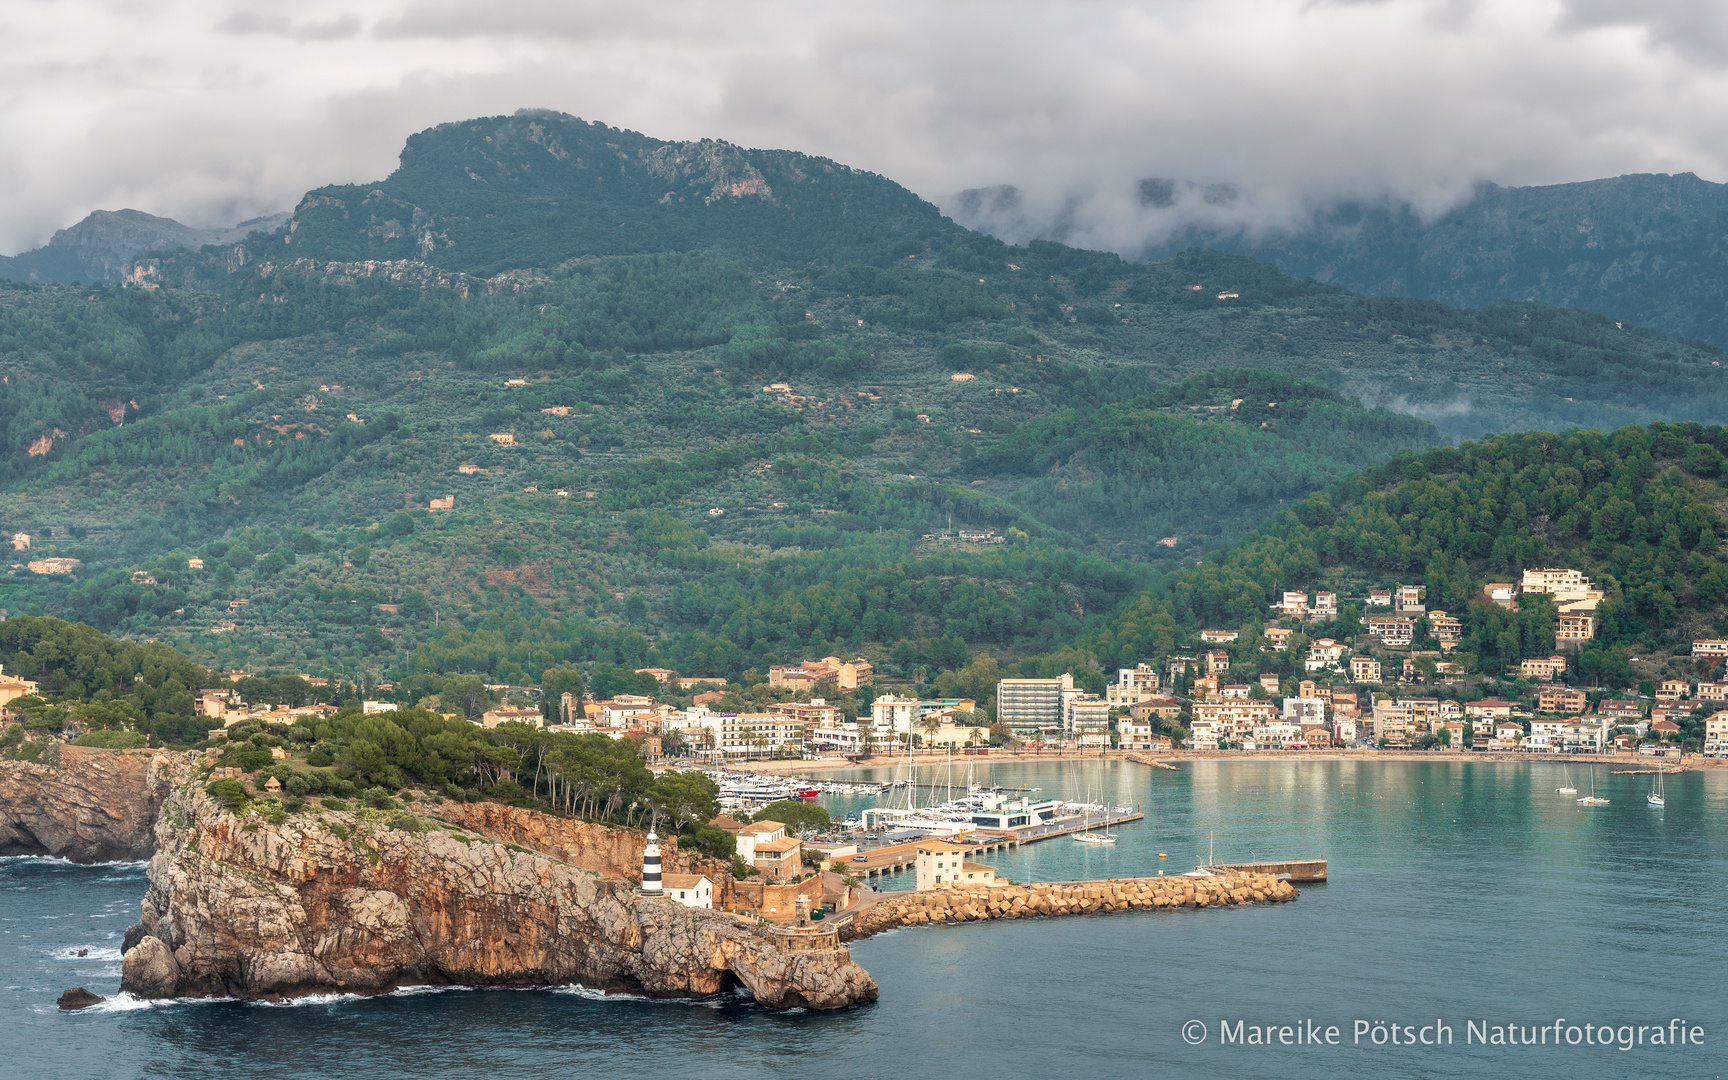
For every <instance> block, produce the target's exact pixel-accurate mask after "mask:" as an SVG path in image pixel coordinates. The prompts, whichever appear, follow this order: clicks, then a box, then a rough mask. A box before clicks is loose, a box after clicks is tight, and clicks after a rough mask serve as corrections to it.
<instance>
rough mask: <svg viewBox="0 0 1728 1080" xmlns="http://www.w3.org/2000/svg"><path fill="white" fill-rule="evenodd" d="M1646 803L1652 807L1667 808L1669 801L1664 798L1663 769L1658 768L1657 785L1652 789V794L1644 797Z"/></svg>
mask: <svg viewBox="0 0 1728 1080" xmlns="http://www.w3.org/2000/svg"><path fill="white" fill-rule="evenodd" d="M1644 801H1645V802H1647V803H1649V804H1650V805H1651V806H1667V805H1668V800H1666V799H1664V798H1663V797H1662V767H1661V766H1657V767H1656V785H1655V786H1654V787H1652V788H1651V789H1650V794H1648V795H1646V796H1644Z"/></svg>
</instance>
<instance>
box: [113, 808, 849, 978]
mask: <svg viewBox="0 0 1728 1080" xmlns="http://www.w3.org/2000/svg"><path fill="white" fill-rule="evenodd" d="M384 817H387V815H360V814H354V813H330V812H324V813H317V814H313V813H308V814H301V815H296V816H294V817H291V818H288V819H287V820H286V821H284V822H283V823H282V824H279V825H271V824H269V823H268V822H265V821H263V820H261V819H260V818H259V816H258V814H257V811H252V812H251V813H250V814H249V815H248V817H247V818H246V819H245V820H242V819H240V818H237V817H235V816H234V815H233V814H231V813H229V812H227V811H226V810H224V809H223V808H221V807H220V806H218V805H217V804H215V803H214V802H213V801H212V800H211V799H209V798H208V797H207V796H206V795H204V794H203V793H202V792H201V791H199V790H197V789H196V787H195V786H187V787H182V788H178V789H176V790H175V791H173V792H172V793H171V794H170V795H169V796H168V798H167V800H166V802H165V804H164V806H163V810H162V814H161V816H160V818H159V819H158V822H157V827H156V837H157V843H158V850H157V853H156V855H155V857H154V858H152V859H151V862H150V889H149V892H148V894H147V895H146V897H145V899H144V904H143V918H142V920H141V921H140V923H139V924H138V925H137V926H135V927H133V928H132V929H131V930H130V931H129V932H128V934H127V941H126V944H127V946H128V948H127V951H126V954H125V959H124V970H123V975H122V979H121V987H122V989H124V990H128V991H130V992H132V993H134V994H137V995H139V996H141V997H177V996H201V995H231V996H235V997H245V998H262V997H289V996H294V995H299V994H306V993H318V992H330V991H348V992H358V993H370V992H379V991H384V990H388V989H391V988H392V987H396V986H401V985H410V984H464V985H507V986H517V985H561V984H567V983H579V984H581V985H585V986H592V987H600V988H605V989H609V990H622V991H636V992H642V993H646V994H649V995H651V996H661V997H681V996H693V995H707V994H714V993H719V992H721V991H723V990H726V989H728V988H729V987H732V986H735V985H737V984H742V985H743V986H745V987H747V988H749V989H750V990H751V991H752V992H753V993H754V994H755V995H756V998H757V1000H758V1001H761V1002H762V1003H764V1004H766V1005H769V1006H773V1007H782V1008H790V1007H794V1006H805V1007H809V1008H817V1009H830V1008H838V1007H841V1006H845V1005H850V1004H854V1003H856V1002H861V1001H871V1000H874V999H875V998H876V994H877V990H876V983H875V981H874V980H873V979H871V978H870V976H869V974H868V973H867V972H865V971H864V970H863V969H862V968H860V967H859V966H858V965H856V964H854V963H853V962H852V960H851V957H850V956H849V955H848V954H847V953H846V951H845V950H837V951H828V952H820V953H786V952H782V951H780V950H779V949H778V948H777V947H776V946H775V944H774V943H773V941H772V940H771V939H770V938H769V937H768V936H767V935H766V934H765V933H763V932H760V931H758V930H757V928H756V927H754V926H752V925H750V924H748V923H746V922H744V921H742V920H739V919H737V918H734V917H732V916H729V915H725V914H721V913H718V912H704V911H695V910H691V909H688V908H684V907H680V906H678V905H676V904H674V903H672V902H671V901H669V900H641V899H639V898H637V897H636V896H634V895H633V894H632V893H631V886H630V884H629V883H628V882H625V881H620V880H617V879H613V878H606V877H602V876H600V875H599V874H598V873H595V872H594V871H592V870H584V869H580V868H578V867H575V866H571V865H569V864H567V863H564V862H562V861H559V860H556V859H552V858H548V857H547V856H545V855H541V854H537V853H535V852H531V851H527V850H524V849H522V848H519V847H517V846H515V845H514V844H513V843H497V842H493V841H490V840H486V839H484V838H481V837H477V836H475V835H473V834H472V833H468V832H465V831H462V830H459V829H456V828H452V827H447V826H443V825H441V824H438V823H436V822H432V821H429V820H427V819H420V818H415V817H413V816H412V815H406V816H400V817H397V816H388V817H389V819H390V821H393V822H395V824H396V825H402V824H404V823H406V824H408V825H410V826H414V827H415V828H401V827H391V825H390V824H388V823H386V821H385V820H382V818H384ZM518 824H521V823H518ZM416 828H417V829H419V830H424V831H416Z"/></svg>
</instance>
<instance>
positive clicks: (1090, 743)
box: [1063, 695, 1110, 750]
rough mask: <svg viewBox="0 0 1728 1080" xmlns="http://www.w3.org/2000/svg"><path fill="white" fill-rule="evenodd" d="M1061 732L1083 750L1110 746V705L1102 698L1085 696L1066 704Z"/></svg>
mask: <svg viewBox="0 0 1728 1080" xmlns="http://www.w3.org/2000/svg"><path fill="white" fill-rule="evenodd" d="M1063 730H1065V731H1066V732H1067V733H1068V737H1069V738H1070V739H1071V740H1072V741H1073V742H1074V744H1075V745H1077V746H1079V747H1080V748H1081V749H1083V750H1097V749H1104V748H1108V747H1109V745H1110V703H1109V702H1107V701H1105V700H1104V699H1103V698H1099V697H1093V696H1091V695H1087V696H1085V697H1079V698H1073V699H1071V700H1070V701H1069V702H1068V705H1067V715H1066V716H1065V717H1064V724H1063Z"/></svg>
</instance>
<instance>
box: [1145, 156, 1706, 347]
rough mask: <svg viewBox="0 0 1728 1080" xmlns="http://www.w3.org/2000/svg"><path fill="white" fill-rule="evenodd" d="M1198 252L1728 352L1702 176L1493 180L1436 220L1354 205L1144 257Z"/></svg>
mask: <svg viewBox="0 0 1728 1080" xmlns="http://www.w3.org/2000/svg"><path fill="white" fill-rule="evenodd" d="M1196 246H1198V247H1207V248H1213V249H1216V250H1219V251H1228V252H1231V253H1234V254H1240V255H1248V256H1250V257H1253V258H1257V259H1263V260H1266V261H1268V262H1271V263H1273V264H1275V265H1277V266H1278V267H1279V269H1281V270H1283V271H1284V272H1285V273H1289V274H1294V275H1296V276H1298V277H1312V278H1314V279H1316V280H1319V281H1324V282H1329V283H1332V284H1337V285H1341V286H1343V287H1344V288H1346V289H1349V290H1351V291H1353V292H1361V293H1365V294H1367V295H1371V296H1419V297H1424V298H1428V299H1434V300H1439V301H1441V302H1443V303H1447V304H1452V305H1454V306H1458V307H1465V308H1480V307H1483V306H1484V305H1487V304H1490V303H1494V302H1496V301H1499V300H1505V299H1510V300H1536V301H1540V302H1543V303H1550V304H1561V305H1565V306H1569V307H1578V308H1583V309H1585V310H1589V311H1594V312H1597V313H1600V314H1603V315H1606V316H1608V317H1610V318H1613V319H1620V320H1624V321H1632V322H1637V323H1640V324H1642V325H1645V326H1648V327H1651V328H1653V329H1657V330H1660V331H1662V332H1663V333H1666V334H1670V335H1675V336H1679V337H1686V338H1701V339H1704V340H1707V341H1711V342H1714V343H1716V344H1717V345H1728V184H1718V183H1713V182H1711V181H1708V180H1703V179H1700V178H1699V177H1698V176H1696V175H1695V174H1693V173H1690V172H1687V173H1678V174H1672V175H1671V174H1666V173H1632V174H1626V175H1622V176H1617V177H1607V178H1603V179H1598V180H1587V181H1579V182H1575V183H1568V184H1551V185H1539V186H1524V187H1502V186H1500V185H1497V184H1492V183H1483V184H1481V185H1478V187H1477V188H1476V191H1475V193H1474V194H1473V195H1472V197H1471V198H1470V199H1469V200H1467V201H1466V202H1465V203H1463V204H1462V205H1460V206H1457V207H1454V208H1453V209H1451V210H1448V211H1446V212H1445V213H1442V214H1440V215H1438V216H1437V217H1435V218H1433V219H1432V220H1426V221H1425V220H1424V219H1423V217H1422V216H1421V215H1420V214H1419V213H1418V212H1417V211H1416V210H1415V209H1414V208H1413V207H1412V206H1411V205H1410V204H1409V203H1399V202H1394V201H1387V202H1378V203H1376V202H1342V203H1338V204H1335V205H1333V206H1330V207H1325V208H1322V209H1320V210H1317V211H1315V213H1314V214H1313V216H1312V217H1311V218H1309V219H1308V220H1307V221H1305V222H1303V223H1302V224H1300V225H1298V226H1295V227H1292V228H1285V229H1272V230H1267V231H1265V232H1263V233H1259V234H1255V233H1251V232H1249V231H1248V230H1246V229H1219V228H1208V227H1189V228H1186V229H1183V230H1180V231H1179V232H1177V233H1176V234H1175V235H1174V236H1172V237H1171V238H1169V239H1168V240H1166V241H1163V242H1161V243H1157V244H1154V245H1149V246H1148V247H1147V248H1146V250H1145V251H1144V252H1142V257H1143V258H1147V259H1157V258H1162V257H1167V256H1168V255H1169V254H1172V253H1174V252H1175V251H1179V250H1182V249H1185V248H1188V247H1196Z"/></svg>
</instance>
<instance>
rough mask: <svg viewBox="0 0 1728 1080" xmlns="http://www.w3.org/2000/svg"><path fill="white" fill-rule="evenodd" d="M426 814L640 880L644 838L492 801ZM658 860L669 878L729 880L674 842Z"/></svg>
mask: <svg viewBox="0 0 1728 1080" xmlns="http://www.w3.org/2000/svg"><path fill="white" fill-rule="evenodd" d="M428 812H429V813H430V814H432V815H433V816H435V817H437V818H440V819H441V820H444V821H447V822H449V823H450V824H452V825H456V826H459V827H461V828H464V829H472V830H474V831H476V832H480V833H484V834H485V835H486V836H488V837H490V838H491V839H493V840H500V841H503V842H505V843H508V844H520V845H521V846H522V847H525V848H532V849H533V850H535V851H538V852H539V853H540V854H542V855H548V856H551V857H552V858H554V859H557V860H558V861H559V862H566V863H569V864H570V865H572V866H579V867H581V868H582V869H584V870H593V871H595V872H597V873H599V874H600V875H601V876H602V877H615V878H622V879H624V880H626V881H633V882H637V883H640V882H641V880H642V848H643V844H644V843H645V840H646V834H644V833H639V832H632V831H630V830H628V829H615V828H612V827H611V826H607V825H596V824H594V823H592V822H588V821H572V820H570V819H569V818H561V817H554V816H552V815H551V814H542V813H540V812H538V811H535V810H524V809H522V808H521V807H516V806H505V805H504V804H502V803H495V802H478V803H460V802H446V803H443V804H441V805H439V806H437V807H435V808H433V809H431V810H430V811H428ZM660 858H661V866H662V867H663V868H664V869H665V871H666V872H667V873H669V874H707V875H708V877H709V878H710V879H711V880H713V881H714V882H715V884H720V883H721V881H722V879H723V878H726V877H730V876H731V867H730V865H728V864H727V863H723V862H720V861H718V860H715V859H705V858H700V857H697V856H693V855H692V854H691V853H690V852H688V851H680V850H679V849H678V846H677V845H676V844H675V843H666V844H662V845H661V846H660Z"/></svg>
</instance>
